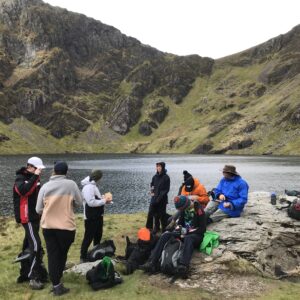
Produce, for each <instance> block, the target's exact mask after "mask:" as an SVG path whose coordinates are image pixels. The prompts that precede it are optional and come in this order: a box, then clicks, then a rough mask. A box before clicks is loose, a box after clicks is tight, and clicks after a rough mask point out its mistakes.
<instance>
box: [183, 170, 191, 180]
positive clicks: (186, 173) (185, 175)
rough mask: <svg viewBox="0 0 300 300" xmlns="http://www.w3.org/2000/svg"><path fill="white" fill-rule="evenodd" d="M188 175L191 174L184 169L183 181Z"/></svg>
mask: <svg viewBox="0 0 300 300" xmlns="http://www.w3.org/2000/svg"><path fill="white" fill-rule="evenodd" d="M190 177H192V175H191V174H190V173H189V172H188V171H186V170H184V171H183V181H184V182H185V181H186V180H187V179H188V178H190Z"/></svg>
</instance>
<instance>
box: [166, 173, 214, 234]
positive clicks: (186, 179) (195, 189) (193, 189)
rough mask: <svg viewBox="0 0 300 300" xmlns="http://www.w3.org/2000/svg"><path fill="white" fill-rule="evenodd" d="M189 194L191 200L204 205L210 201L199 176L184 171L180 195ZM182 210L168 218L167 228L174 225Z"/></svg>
mask: <svg viewBox="0 0 300 300" xmlns="http://www.w3.org/2000/svg"><path fill="white" fill-rule="evenodd" d="M180 195H184V196H187V197H188V198H189V199H190V200H191V201H197V202H199V203H200V204H201V205H202V206H203V207H205V206H206V204H207V203H208V202H209V197H208V194H207V192H206V189H205V187H204V185H203V184H201V183H200V181H199V179H198V178H195V177H193V176H192V175H191V174H190V173H189V172H188V171H186V170H184V171H183V183H182V185H181V186H180V188H179V191H178V196H180ZM179 215H180V211H176V212H175V214H174V215H172V216H171V217H170V218H169V219H168V222H169V223H168V226H167V229H170V228H172V227H173V226H174V224H175V221H176V219H178V217H179Z"/></svg>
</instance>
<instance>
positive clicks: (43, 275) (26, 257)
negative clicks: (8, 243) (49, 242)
mask: <svg viewBox="0 0 300 300" xmlns="http://www.w3.org/2000/svg"><path fill="white" fill-rule="evenodd" d="M42 255H43V250H42ZM18 262H19V263H20V277H19V278H20V280H22V281H27V280H29V278H28V274H29V273H30V268H31V255H30V249H29V248H26V249H25V250H24V251H22V252H21V253H19V255H18V256H17V257H16V259H15V261H14V263H18ZM35 271H36V276H37V279H38V280H39V281H41V282H44V283H45V282H48V272H47V269H46V268H45V265H44V264H43V262H41V263H39V264H38V265H37V266H36V269H35Z"/></svg>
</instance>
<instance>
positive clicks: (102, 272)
mask: <svg viewBox="0 0 300 300" xmlns="http://www.w3.org/2000/svg"><path fill="white" fill-rule="evenodd" d="M86 279H87V281H88V283H89V284H90V285H91V287H92V289H93V290H95V291H96V290H99V289H104V288H109V287H112V286H114V285H115V284H117V283H121V282H122V279H121V276H120V274H119V273H117V272H116V271H115V268H114V265H113V263H112V261H111V259H110V258H109V257H108V256H104V257H103V259H102V260H101V261H100V262H99V264H98V265H96V266H95V267H93V268H92V269H91V270H89V271H88V272H87V273H86Z"/></svg>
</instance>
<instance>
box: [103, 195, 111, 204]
mask: <svg viewBox="0 0 300 300" xmlns="http://www.w3.org/2000/svg"><path fill="white" fill-rule="evenodd" d="M104 199H105V202H106V203H110V202H111V201H112V194H111V193H105V194H104Z"/></svg>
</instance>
